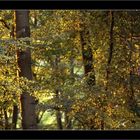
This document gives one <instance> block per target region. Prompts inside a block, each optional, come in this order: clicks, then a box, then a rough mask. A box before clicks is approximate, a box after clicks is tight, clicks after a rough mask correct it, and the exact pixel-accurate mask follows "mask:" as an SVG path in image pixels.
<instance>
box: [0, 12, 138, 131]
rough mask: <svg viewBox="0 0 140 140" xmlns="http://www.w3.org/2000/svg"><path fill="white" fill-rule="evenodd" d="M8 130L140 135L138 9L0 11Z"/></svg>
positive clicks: (1, 119)
mask: <svg viewBox="0 0 140 140" xmlns="http://www.w3.org/2000/svg"><path fill="white" fill-rule="evenodd" d="M9 129H10V130H15V129H16V130H25V129H31V130H32V129H37V130H112V129H113V130H116V129H119V130H124V129H125V130H126V129H128V130H130V129H131V130H135V129H140V11H139V10H131V11H130V10H118V11H117V10H0V130H9Z"/></svg>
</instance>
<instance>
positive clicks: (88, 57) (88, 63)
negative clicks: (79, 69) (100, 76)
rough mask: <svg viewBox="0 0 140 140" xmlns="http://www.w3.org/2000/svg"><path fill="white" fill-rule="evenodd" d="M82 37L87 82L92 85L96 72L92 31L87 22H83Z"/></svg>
mask: <svg viewBox="0 0 140 140" xmlns="http://www.w3.org/2000/svg"><path fill="white" fill-rule="evenodd" d="M81 28H82V29H81V31H80V39H81V46H82V57H83V63H84V71H85V76H87V84H88V85H89V86H90V87H92V86H94V85H95V72H94V67H93V54H92V49H91V45H90V44H91V40H90V32H89V29H88V27H87V25H86V23H82V24H81Z"/></svg>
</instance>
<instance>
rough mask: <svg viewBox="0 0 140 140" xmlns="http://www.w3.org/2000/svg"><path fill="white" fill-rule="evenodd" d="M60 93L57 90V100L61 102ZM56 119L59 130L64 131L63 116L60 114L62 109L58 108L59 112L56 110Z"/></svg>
mask: <svg viewBox="0 0 140 140" xmlns="http://www.w3.org/2000/svg"><path fill="white" fill-rule="evenodd" d="M59 98H60V97H59V91H58V90H56V99H57V100H58V102H59ZM56 119H57V128H58V129H63V125H62V114H61V112H60V109H59V107H58V110H56Z"/></svg>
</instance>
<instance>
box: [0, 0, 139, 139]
mask: <svg viewBox="0 0 140 140" xmlns="http://www.w3.org/2000/svg"><path fill="white" fill-rule="evenodd" d="M0 9H1V10H15V9H19V10H21V9H31V10H36V9H37V10H39V9H40V10H41V9H44V10H45V9H46V10H62V9H64V10H69V9H70V10H79V9H81V10H83V9H89V10H108V9H113V10H135V9H140V1H139V0H136V1H128V0H118V1H116V0H96V1H95V0H85V1H83V0H71V1H70V0H63V1H60V0H0ZM0 139H33V140H37V139H48V140H53V139H56V140H58V139H60V140H61V139H66V140H70V139H77V140H83V139H85V140H87V139H97V140H107V139H112V140H118V139H119V140H126V139H127V140H129V139H132V140H134V139H140V131H139V130H133V131H132V130H127V131H126V130H116V131H115V130H112V131H111V130H109V131H84V130H79V131H77V130H70V131H65V130H64V131H59V130H53V131H52V130H27V131H25V130H24V131H23V130H11V131H9V130H7V131H6V130H4V131H0Z"/></svg>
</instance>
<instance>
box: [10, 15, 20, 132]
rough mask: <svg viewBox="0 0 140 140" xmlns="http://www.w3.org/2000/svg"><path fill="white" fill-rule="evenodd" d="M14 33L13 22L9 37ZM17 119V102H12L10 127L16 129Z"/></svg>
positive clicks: (13, 35) (13, 36) (12, 36)
mask: <svg viewBox="0 0 140 140" xmlns="http://www.w3.org/2000/svg"><path fill="white" fill-rule="evenodd" d="M14 17H15V16H14ZM14 20H15V19H14ZM15 34H16V31H15V26H14V24H13V25H12V30H11V32H10V37H11V38H12V39H14V38H15ZM13 97H14V98H17V96H16V94H14V95H13ZM17 120H18V106H17V104H14V105H13V115H12V129H16V125H17Z"/></svg>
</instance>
